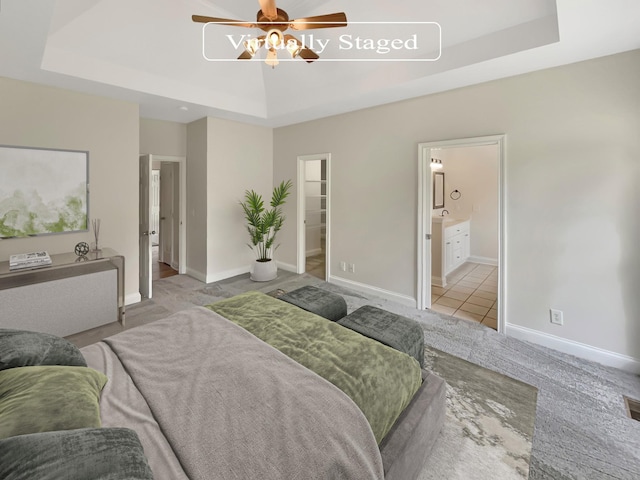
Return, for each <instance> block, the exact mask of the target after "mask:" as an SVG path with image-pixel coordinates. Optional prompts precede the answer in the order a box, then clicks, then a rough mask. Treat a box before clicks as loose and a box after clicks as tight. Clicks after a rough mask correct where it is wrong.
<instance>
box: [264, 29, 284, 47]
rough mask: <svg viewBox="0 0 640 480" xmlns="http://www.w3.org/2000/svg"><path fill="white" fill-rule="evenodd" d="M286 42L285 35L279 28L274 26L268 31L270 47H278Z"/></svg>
mask: <svg viewBox="0 0 640 480" xmlns="http://www.w3.org/2000/svg"><path fill="white" fill-rule="evenodd" d="M283 42H284V35H282V32H281V31H280V30H278V29H277V28H272V29H271V30H269V31H268V32H267V44H268V45H269V48H270V49H271V48H277V47H279V46H280V45H282V43H283Z"/></svg>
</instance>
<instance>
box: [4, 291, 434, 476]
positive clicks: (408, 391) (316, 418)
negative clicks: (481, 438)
mask: <svg viewBox="0 0 640 480" xmlns="http://www.w3.org/2000/svg"><path fill="white" fill-rule="evenodd" d="M285 317H286V318H287V319H288V320H285V321H284V322H280V320H281V319H282V318H285ZM274 321H276V323H273V322H274ZM292 322H293V323H292ZM292 339H294V340H292ZM305 345H306V346H305ZM81 353H82V356H83V357H84V359H86V363H87V366H88V367H90V369H93V370H95V371H97V372H101V373H102V374H104V375H106V377H107V378H108V381H107V382H106V384H105V385H104V387H103V388H102V392H101V395H100V402H99V409H100V419H101V426H102V428H103V429H112V430H113V429H118V428H122V427H125V428H127V429H131V430H133V431H135V433H136V434H137V437H138V438H139V442H140V444H141V446H142V447H143V449H144V456H145V458H146V461H147V462H148V465H149V467H150V469H151V471H152V472H153V478H155V479H156V480H162V479H171V480H180V479H189V480H200V479H202V480H204V479H206V480H215V479H225V480H227V479H233V478H238V479H367V480H369V479H371V480H373V479H383V478H384V479H387V480H399V479H402V480H411V479H415V478H417V476H418V474H419V472H420V470H421V468H422V465H423V463H424V460H425V459H426V457H427V456H428V454H429V451H430V449H431V446H432V445H433V443H434V442H435V440H436V438H437V435H438V432H439V431H440V428H441V426H442V423H443V421H444V408H445V407H444V391H445V384H444V382H443V381H442V380H441V379H440V378H439V377H437V376H435V375H433V374H430V373H429V372H426V371H424V370H421V369H420V367H419V365H418V364H417V362H416V360H415V359H413V358H411V357H410V356H408V355H406V354H403V353H401V352H398V351H395V350H393V349H391V348H389V347H387V346H384V345H382V344H380V343H378V342H376V341H374V340H371V339H368V338H366V337H364V336H362V335H360V334H358V333H356V332H353V331H351V330H349V329H346V328H344V327H342V326H340V325H338V324H336V323H335V322H331V321H329V320H326V319H324V318H321V317H317V316H316V315H314V314H312V313H309V312H305V311H303V310H301V309H298V307H295V306H293V305H290V304H287V303H285V302H282V301H280V300H277V299H274V298H272V297H269V296H267V295H263V294H258V293H257V292H253V293H248V294H243V295H240V296H237V297H234V298H232V299H227V300H223V301H222V302H219V303H216V304H213V305H210V306H208V308H205V307H196V308H192V309H189V310H185V311H182V312H178V313H176V314H174V315H171V316H169V317H167V318H165V319H163V320H158V321H155V322H152V323H150V324H148V325H144V326H141V327H137V328H133V329H131V330H128V331H125V332H122V333H120V334H117V335H114V336H113V337H109V338H107V339H105V340H103V341H102V342H98V343H96V344H94V345H90V346H88V347H84V348H82V349H81ZM318 358H322V360H318ZM294 359H295V360H294ZM327 363H328V364H331V365H329V366H327V365H326V364H327ZM72 368H80V367H72ZM336 372H338V376H337V377H336V376H335V373H336ZM336 385H338V386H339V387H340V388H338V386H336ZM393 392H395V393H396V395H391V394H390V393H393ZM398 393H399V394H398ZM394 398H395V399H394ZM14 438H15V437H14ZM110 478H111V477H110ZM113 478H116V477H113ZM136 478H137V477H136Z"/></svg>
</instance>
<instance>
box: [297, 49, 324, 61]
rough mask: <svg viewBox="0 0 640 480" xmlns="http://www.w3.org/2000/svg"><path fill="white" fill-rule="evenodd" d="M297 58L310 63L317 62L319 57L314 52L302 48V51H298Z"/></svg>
mask: <svg viewBox="0 0 640 480" xmlns="http://www.w3.org/2000/svg"><path fill="white" fill-rule="evenodd" d="M298 56H299V57H301V58H304V60H305V61H306V62H307V63H311V62H313V61H314V60H317V59H319V58H320V55H318V54H317V53H316V52H314V51H313V50H311V49H310V48H303V49H302V50H300V53H298Z"/></svg>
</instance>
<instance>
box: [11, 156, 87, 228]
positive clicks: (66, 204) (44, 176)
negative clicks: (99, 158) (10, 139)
mask: <svg viewBox="0 0 640 480" xmlns="http://www.w3.org/2000/svg"><path fill="white" fill-rule="evenodd" d="M88 215H89V152H86V151H79V150H52V149H45V148H28V147H15V146H6V145H0V239H6V238H16V237H30V236H35V235H49V234H57V233H68V232H84V231H87V230H88Z"/></svg>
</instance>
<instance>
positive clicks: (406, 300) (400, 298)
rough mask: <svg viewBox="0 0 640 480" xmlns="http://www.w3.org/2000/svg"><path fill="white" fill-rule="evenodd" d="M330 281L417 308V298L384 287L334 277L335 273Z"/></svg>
mask: <svg viewBox="0 0 640 480" xmlns="http://www.w3.org/2000/svg"><path fill="white" fill-rule="evenodd" d="M329 283H334V284H336V285H340V286H341V287H346V288H352V289H353V290H358V291H360V292H363V293H367V294H369V295H376V296H378V297H382V298H386V299H387V300H391V301H393V302H398V303H401V304H402V305H406V306H407V307H413V308H416V299H415V298H413V297H409V296H407V295H402V294H401V293H396V292H392V291H390V290H385V289H383V288H378V287H374V286H371V285H367V284H364V283H360V282H354V281H353V280H346V279H344V278H340V277H334V276H333V275H331V276H329Z"/></svg>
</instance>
